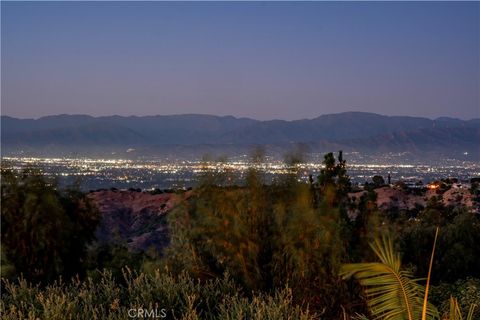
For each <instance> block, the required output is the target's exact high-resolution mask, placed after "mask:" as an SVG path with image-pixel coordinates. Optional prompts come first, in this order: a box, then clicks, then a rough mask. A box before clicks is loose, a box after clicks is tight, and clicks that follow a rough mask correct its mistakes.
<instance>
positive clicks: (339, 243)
mask: <svg viewBox="0 0 480 320" xmlns="http://www.w3.org/2000/svg"><path fill="white" fill-rule="evenodd" d="M261 156H262V155H261V153H259V154H256V155H255V157H256V161H258V162H260V161H261V159H260V158H261ZM257 158H258V159H257ZM299 161H301V157H300V156H296V155H291V156H289V158H288V159H287V164H288V166H287V169H286V172H287V174H285V175H284V176H283V177H282V178H279V179H277V180H276V181H274V183H271V184H268V185H267V184H266V183H265V181H264V177H263V176H262V173H261V171H259V170H256V169H255V168H252V169H251V170H250V171H249V172H248V173H247V175H246V176H245V179H244V183H243V184H241V185H233V184H231V183H232V182H231V181H232V180H231V179H230V177H229V173H228V172H226V173H212V172H208V173H206V175H205V177H204V179H203V180H202V183H201V184H200V185H199V186H197V187H196V188H194V189H193V190H192V191H191V194H190V196H189V197H188V199H187V200H185V201H183V202H182V203H181V204H180V205H178V206H177V207H176V208H174V210H172V211H171V212H169V214H168V226H169V230H170V237H171V241H170V245H169V246H168V247H167V248H166V249H165V250H164V251H163V252H161V253H158V252H156V253H155V252H132V251H131V250H129V249H128V248H127V245H126V243H123V242H122V241H121V239H120V240H119V241H118V242H117V243H110V244H105V243H95V242H93V243H92V240H93V235H94V231H95V228H96V227H97V225H98V223H99V220H98V219H99V217H98V212H97V210H96V209H95V208H94V207H93V205H92V204H91V203H90V202H89V201H88V197H87V196H86V195H85V194H83V193H81V192H79V191H78V190H75V189H67V190H59V189H58V187H57V185H56V184H55V183H54V182H53V181H50V180H48V179H46V178H45V177H43V176H42V175H41V174H39V173H38V172H36V171H34V170H27V171H24V172H21V173H20V174H14V173H13V172H11V171H4V172H2V277H5V275H6V274H4V272H5V271H7V272H9V273H10V274H9V276H10V279H14V276H19V275H20V274H23V277H24V278H22V280H8V281H7V280H5V279H4V280H3V281H4V283H3V284H4V292H2V293H3V295H2V300H3V302H2V312H4V314H6V315H8V317H10V318H11V319H14V318H15V319H16V318H32V319H34V318H35V319H36V318H41V319H56V318H58V319H60V318H62V319H64V318H65V319H68V318H69V317H70V318H81V319H91V318H102V319H103V318H106V319H109V318H110V319H117V318H126V312H128V308H153V307H155V306H161V307H166V308H167V309H168V310H169V312H170V313H169V315H170V316H174V317H175V318H177V319H197V318H201V319H285V318H287V319H314V318H319V317H320V318H322V319H339V318H342V317H345V318H346V319H347V318H349V317H351V316H354V315H355V314H357V313H361V314H366V315H372V314H375V313H374V312H373V310H372V309H371V304H369V303H367V302H368V299H365V298H366V297H367V296H368V295H366V292H365V290H364V289H365V284H364V283H362V282H360V283H361V284H362V286H361V285H360V284H359V283H358V282H357V281H354V280H345V279H343V278H342V277H341V274H342V273H341V271H342V270H344V269H342V267H344V266H345V265H346V264H351V263H365V262H369V263H370V262H372V261H378V260H379V257H378V252H375V251H372V250H370V246H371V243H375V241H376V239H377V240H378V239H381V238H382V237H383V236H384V235H386V234H388V235H389V238H390V239H392V242H391V243H392V245H391V247H392V248H391V250H392V251H395V252H398V253H399V255H398V261H400V259H401V260H402V262H403V267H402V269H401V270H400V269H399V271H398V272H399V273H400V272H402V274H405V275H408V278H412V279H413V278H415V279H418V278H424V277H425V276H426V275H427V273H428V267H429V259H430V256H431V251H432V243H433V239H434V236H435V230H436V228H437V227H440V233H439V236H438V240H437V248H436V251H435V260H434V264H433V270H432V277H431V284H432V285H433V288H432V294H431V302H432V303H433V304H435V305H436V306H437V307H438V310H439V314H446V312H447V309H448V308H449V307H448V306H449V303H450V304H451V301H450V300H449V299H450V296H451V295H453V296H455V297H456V298H457V300H455V301H457V302H458V305H459V309H462V310H463V312H464V313H465V312H467V311H466V310H468V308H469V307H470V305H471V304H472V303H474V302H475V301H476V300H475V299H477V297H478V296H479V292H480V284H479V282H478V278H480V273H479V272H480V271H479V270H480V246H478V245H477V244H478V243H480V219H479V215H478V214H475V213H472V211H471V210H469V209H467V208H465V207H462V206H455V207H452V206H451V207H449V206H445V205H444V203H442V201H441V200H440V199H439V198H435V197H434V198H431V199H430V201H429V202H428V203H427V205H426V207H425V208H423V207H416V208H414V209H412V210H396V209H391V210H390V209H389V210H380V209H379V208H378V207H377V205H376V200H377V193H376V192H375V189H376V188H381V187H384V185H385V181H384V179H383V178H382V177H380V176H376V177H374V178H373V182H371V183H368V184H366V185H365V189H364V192H363V193H361V195H360V196H359V199H356V201H354V200H352V198H351V196H350V195H349V193H350V192H352V185H351V183H350V178H349V176H348V175H347V165H346V161H345V160H344V159H343V156H342V153H340V154H339V155H338V157H337V158H335V157H334V155H333V154H332V153H329V154H327V155H325V159H324V162H323V169H322V170H321V171H320V174H319V176H318V177H316V178H315V179H314V177H310V179H309V182H308V183H305V182H302V181H301V180H300V179H299V176H298V174H297V169H298V168H299V166H297V165H298V163H299ZM400 187H401V188H404V189H405V188H407V187H406V186H405V185H403V186H400ZM442 188H443V189H442V192H444V190H447V189H448V183H447V182H445V186H443V187H442ZM415 192H417V191H415ZM471 192H472V195H474V196H475V197H474V201H476V200H475V199H476V197H477V195H478V184H472V190H471ZM396 259H397V258H396ZM380 260H382V258H381V257H380ZM385 261H387V260H385ZM385 261H383V262H385ZM387 262H388V261H387ZM125 266H128V267H129V268H130V269H132V270H133V271H132V272H130V271H126V269H124V268H125ZM5 267H7V268H5ZM130 269H128V270H130ZM98 270H106V271H98ZM159 270H162V271H161V272H160V271H159ZM76 275H78V276H76ZM58 276H62V277H63V279H65V280H64V281H65V282H61V283H60V282H58V281H57V282H53V281H54V280H55V279H57V277H58ZM72 276H76V277H74V278H73V279H74V280H72V281H70V280H69V279H72ZM372 276H373V277H375V274H372ZM39 282H41V283H42V286H41V287H39V286H36V285H35V284H36V283H39ZM29 283H34V284H33V285H31V284H29ZM96 283H99V285H96ZM45 284H50V285H49V286H47V287H44V286H43V285H45ZM423 284H424V283H422V280H420V282H419V283H418V285H419V286H422V285H423ZM414 287H415V286H413V285H412V288H414ZM415 288H417V287H415ZM412 290H413V289H412ZM416 290H417V289H415V290H413V291H415V292H417V291H416ZM413 291H412V292H413ZM420 291H421V290H420ZM420 291H418V292H420ZM391 292H394V291H391ZM391 292H390V293H391ZM415 294H416V293H415ZM449 301H450V302H449ZM369 306H370V310H369ZM377 315H378V314H377ZM475 315H478V311H476V313H475ZM8 317H7V318H8ZM380 318H382V317H381V316H380Z"/></svg>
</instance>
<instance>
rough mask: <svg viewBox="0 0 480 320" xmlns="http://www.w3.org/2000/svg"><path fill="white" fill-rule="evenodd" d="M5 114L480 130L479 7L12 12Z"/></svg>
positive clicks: (249, 5)
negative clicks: (422, 124) (456, 125)
mask: <svg viewBox="0 0 480 320" xmlns="http://www.w3.org/2000/svg"><path fill="white" fill-rule="evenodd" d="M1 7H2V8H1V9H2V13H1V14H2V22H1V23H2V25H1V26H2V31H1V36H2V40H1V41H2V42H1V45H2V57H1V58H2V71H1V75H2V97H1V102H2V114H3V115H9V116H15V117H21V118H27V117H28V118H30V117H34V118H36V117H40V116H45V115H52V114H60V113H68V114H89V115H95V116H97V115H112V114H119V115H157V114H162V115H163V114H183V113H202V114H215V115H234V116H245V117H251V118H256V119H286V120H291V119H301V118H313V117H317V116H319V115H321V114H327V113H336V112H344V111H367V112H376V113H381V114H386V115H409V116H425V117H429V118H435V117H439V116H451V117H458V118H462V119H467V118H474V117H480V62H479V60H480V3H479V2H463V3H451V2H449V3H447V2H435V3H434V2H395V3H384V2H382V3H379V2H368V3H367V2H362V3H358V2H356V3H352V2H300V3H299V2H262V3H253V2H205V3H201V2H176V3H172V2H135V3H134V2H101V3H98V2H97V3H95V2H5V1H2V2H1Z"/></svg>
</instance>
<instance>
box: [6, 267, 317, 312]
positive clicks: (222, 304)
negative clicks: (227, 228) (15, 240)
mask: <svg viewBox="0 0 480 320" xmlns="http://www.w3.org/2000/svg"><path fill="white" fill-rule="evenodd" d="M124 271H125V272H124V280H123V283H124V284H119V283H118V282H116V281H115V279H114V277H113V276H112V274H111V273H110V272H108V271H104V272H102V273H101V276H100V279H99V281H94V280H93V279H92V278H87V279H86V280H85V281H80V280H78V279H77V280H74V281H72V282H70V283H68V284H67V283H63V282H61V281H56V282H54V283H53V284H52V285H49V286H47V287H45V288H44V289H40V288H39V287H38V286H33V285H31V284H29V283H28V282H27V281H26V280H25V279H20V280H19V281H18V282H15V283H14V282H11V281H8V280H4V283H3V284H4V288H5V291H6V292H5V293H4V294H3V295H2V301H1V305H0V306H1V308H0V309H1V313H2V319H6V320H9V319H12V320H13V319H15V320H16V319H32V320H33V319H49V320H57V319H58V320H60V319H61V320H64V319H128V312H129V310H131V309H136V310H138V309H142V310H143V309H146V310H148V311H150V310H155V309H156V310H157V312H158V314H161V312H162V310H161V309H165V310H164V312H165V315H166V318H167V319H212V320H213V319H219V320H220V319H221V320H223V319H258V320H260V319H262V320H263V319H271V320H281V319H303V320H308V319H315V317H314V315H313V314H311V313H310V312H309V311H308V308H307V307H305V308H304V309H302V308H300V307H299V306H294V305H293V303H292V301H293V296H292V292H291V290H290V289H288V288H284V289H282V290H278V291H277V292H275V293H274V294H272V295H265V294H254V295H253V297H252V298H247V297H245V296H243V295H242V294H241V293H240V291H239V289H238V288H237V287H236V286H235V285H234V283H233V281H232V280H231V279H230V278H229V277H228V276H227V275H225V276H223V277H222V278H218V279H214V280H208V281H206V282H200V281H199V280H195V279H193V278H191V277H188V276H187V275H186V274H184V273H183V274H180V275H179V276H173V275H172V274H170V273H166V272H165V273H162V272H160V271H158V270H157V271H156V272H155V273H154V274H152V275H150V274H145V273H134V272H131V271H129V270H128V269H125V270H124ZM130 312H131V311H130Z"/></svg>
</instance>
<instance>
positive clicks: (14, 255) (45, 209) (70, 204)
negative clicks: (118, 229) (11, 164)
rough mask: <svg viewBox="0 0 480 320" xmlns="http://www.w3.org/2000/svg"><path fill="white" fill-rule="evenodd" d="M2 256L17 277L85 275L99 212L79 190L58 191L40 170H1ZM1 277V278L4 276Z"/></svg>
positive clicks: (33, 278) (35, 278)
mask: <svg viewBox="0 0 480 320" xmlns="http://www.w3.org/2000/svg"><path fill="white" fill-rule="evenodd" d="M1 183H2V184H1V188H2V191H1V192H2V208H1V219H2V236H1V239H2V256H4V257H5V261H8V262H9V263H10V264H11V265H10V266H11V267H12V268H10V270H9V272H10V273H13V270H12V269H14V270H15V271H16V273H17V274H22V275H23V276H24V277H25V278H26V279H28V280H31V281H44V282H48V281H51V280H53V279H55V278H57V277H58V276H59V275H63V276H64V277H67V278H69V277H72V276H74V275H75V274H77V273H82V271H83V269H82V263H83V260H84V258H85V256H86V253H87V244H88V243H89V242H91V241H92V240H93V239H94V233H95V229H96V227H97V226H98V223H99V221H100V216H99V212H98V210H97V209H96V208H95V207H94V206H93V205H92V203H91V202H90V201H89V200H88V198H87V197H86V196H85V194H84V193H82V192H80V191H79V190H78V189H76V188H69V189H66V190H59V189H58V188H57V186H56V183H55V181H53V180H48V179H46V178H45V177H44V176H43V175H42V174H41V173H40V172H39V171H37V170H34V169H26V170H24V171H23V172H21V173H19V174H15V173H14V172H13V171H11V170H7V169H4V170H2V182H1ZM2 275H3V274H2Z"/></svg>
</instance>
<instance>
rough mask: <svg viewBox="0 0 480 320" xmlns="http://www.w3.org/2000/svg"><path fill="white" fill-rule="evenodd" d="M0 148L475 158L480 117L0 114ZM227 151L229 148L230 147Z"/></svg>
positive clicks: (16, 149)
mask: <svg viewBox="0 0 480 320" xmlns="http://www.w3.org/2000/svg"><path fill="white" fill-rule="evenodd" d="M1 141H2V148H3V149H4V150H7V152H15V151H18V150H23V149H28V150H35V149H38V148H52V150H53V149H68V150H72V149H75V148H78V149H79V152H82V150H81V149H82V148H89V147H92V148H97V147H102V148H106V149H108V148H115V149H122V148H125V149H126V148H140V149H141V148H143V149H148V148H156V149H158V150H161V149H162V146H165V147H166V146H168V147H169V148H171V147H172V146H182V147H183V148H186V147H189V146H190V147H196V148H198V146H199V145H209V146H217V147H218V148H221V147H222V146H225V145H230V146H231V145H238V146H248V145H272V144H273V145H277V146H282V145H290V144H292V143H306V144H309V145H311V146H313V147H315V146H319V145H322V146H323V147H322V148H328V146H332V148H333V146H335V147H345V148H347V149H351V150H357V151H368V152H389V151H421V150H431V151H432V152H452V153H453V152H457V153H458V152H460V151H461V150H465V151H464V152H467V153H471V154H477V153H480V151H479V150H478V149H479V148H480V147H479V146H480V119H472V120H460V119H455V118H447V117H441V118H437V119H435V120H431V119H428V118H421V117H405V116H384V115H379V114H374V113H364V112H346V113H338V114H328V115H322V116H319V117H317V118H314V119H303V120H293V121H285V120H270V121H259V120H254V119H249V118H235V117H233V116H213V115H200V114H185V115H169V116H142V117H137V116H130V117H123V116H104V117H92V116H87V115H58V116H48V117H42V118H39V119H36V120H35V119H17V118H13V117H8V116H2V117H1ZM230 149H231V147H230Z"/></svg>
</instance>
